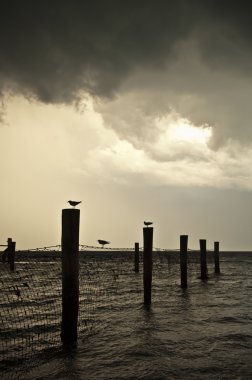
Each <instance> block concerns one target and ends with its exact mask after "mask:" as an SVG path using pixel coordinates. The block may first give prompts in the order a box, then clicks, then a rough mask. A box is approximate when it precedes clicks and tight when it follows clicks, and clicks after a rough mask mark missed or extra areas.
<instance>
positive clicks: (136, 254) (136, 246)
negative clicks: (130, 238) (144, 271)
mask: <svg viewBox="0 0 252 380" xmlns="http://www.w3.org/2000/svg"><path fill="white" fill-rule="evenodd" d="M135 272H136V273H138V272H139V243H135Z"/></svg>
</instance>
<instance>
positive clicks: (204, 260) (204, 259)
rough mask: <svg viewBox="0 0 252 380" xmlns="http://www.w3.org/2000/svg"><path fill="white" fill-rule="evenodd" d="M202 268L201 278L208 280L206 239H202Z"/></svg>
mask: <svg viewBox="0 0 252 380" xmlns="http://www.w3.org/2000/svg"><path fill="white" fill-rule="evenodd" d="M200 269H201V274H200V278H201V280H207V278H208V276H207V257H206V240H205V239H200Z"/></svg>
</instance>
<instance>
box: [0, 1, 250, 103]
mask: <svg viewBox="0 0 252 380" xmlns="http://www.w3.org/2000/svg"><path fill="white" fill-rule="evenodd" d="M251 10H252V5H251V3H250V2H248V1H239V2H238V1H228V0H227V1H222V0H218V1H217V0H216V1H210V0H209V1H202V0H198V1H197V0H190V1H189V0H184V1H182V0H177V1H169V0H166V1H165V0H164V1H161V0H153V1H148V0H127V1H126V0H125V1H122V0H121V1H120V0H116V1H115V0H114V1H111V0H104V1H101V0H100V1H94V0H93V1H76V0H71V1H70V0H69V1H63V0H61V1H59V0H54V1H47V0H43V1H27V0H23V1H10V0H8V1H2V2H1V16H0V17H1V18H0V48H1V55H0V86H1V87H0V88H1V90H2V91H6V90H12V91H14V92H17V93H23V94H26V95H27V96H34V97H36V98H38V99H39V100H41V101H43V102H70V101H72V100H74V99H75V98H76V96H77V94H78V91H79V90H84V91H87V92H89V93H91V94H93V95H98V96H99V95H101V96H111V95H112V94H113V93H114V92H116V91H117V90H118V88H119V87H120V85H121V84H122V83H123V81H124V80H125V79H126V78H127V77H128V76H129V75H130V74H131V72H132V71H134V70H135V69H139V68H145V69H146V68H147V69H148V68H149V69H153V70H155V69H157V70H159V69H162V68H163V67H165V66H166V65H169V59H171V60H172V59H176V55H175V54H174V48H175V46H176V44H177V43H179V42H180V41H183V40H185V39H187V38H189V37H190V36H193V38H194V39H195V40H197V41H198V44H199V46H200V51H201V54H202V59H204V61H205V63H206V64H207V65H210V66H213V67H220V66H221V67H223V66H228V67H231V68H232V69H235V70H238V71H240V72H241V73H243V74H244V75H250V57H251V37H252V32H251V23H250V14H251Z"/></svg>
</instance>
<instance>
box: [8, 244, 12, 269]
mask: <svg viewBox="0 0 252 380" xmlns="http://www.w3.org/2000/svg"><path fill="white" fill-rule="evenodd" d="M11 245H12V238H8V239H7V261H8V263H10V252H11Z"/></svg>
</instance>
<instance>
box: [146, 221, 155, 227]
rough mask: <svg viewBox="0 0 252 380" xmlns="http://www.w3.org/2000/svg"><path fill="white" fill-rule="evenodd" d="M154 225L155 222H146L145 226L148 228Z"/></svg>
mask: <svg viewBox="0 0 252 380" xmlns="http://www.w3.org/2000/svg"><path fill="white" fill-rule="evenodd" d="M152 224H153V222H144V225H145V226H147V227H149V226H151V225H152Z"/></svg>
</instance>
